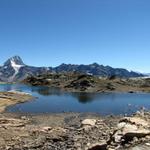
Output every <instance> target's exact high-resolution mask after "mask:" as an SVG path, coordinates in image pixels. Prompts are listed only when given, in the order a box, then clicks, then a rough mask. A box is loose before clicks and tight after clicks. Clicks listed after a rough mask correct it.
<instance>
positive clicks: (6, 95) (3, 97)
mask: <svg viewBox="0 0 150 150" xmlns="http://www.w3.org/2000/svg"><path fill="white" fill-rule="evenodd" d="M32 99H34V98H33V96H31V95H30V94H28V93H24V92H19V91H9V92H0V112H3V111H5V109H6V107H8V106H10V105H15V104H17V103H24V102H27V101H29V100H32Z"/></svg>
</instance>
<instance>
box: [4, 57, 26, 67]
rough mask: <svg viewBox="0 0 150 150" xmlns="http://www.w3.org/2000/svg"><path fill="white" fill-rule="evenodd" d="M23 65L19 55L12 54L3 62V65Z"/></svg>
mask: <svg viewBox="0 0 150 150" xmlns="http://www.w3.org/2000/svg"><path fill="white" fill-rule="evenodd" d="M10 65H11V66H24V65H25V64H24V63H23V61H22V59H21V58H20V57H19V56H14V57H11V58H9V59H8V60H7V61H6V62H5V63H4V66H10Z"/></svg>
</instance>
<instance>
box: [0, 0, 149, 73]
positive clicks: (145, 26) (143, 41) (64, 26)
mask: <svg viewBox="0 0 150 150" xmlns="http://www.w3.org/2000/svg"><path fill="white" fill-rule="evenodd" d="M13 55H19V56H21V57H22V59H23V60H24V62H25V63H26V64H28V65H34V66H57V65H59V64H61V63H75V64H90V63H93V62H97V63H99V64H104V65H110V66H112V67H123V68H127V69H129V70H135V71H141V72H150V0H0V64H3V62H4V61H5V60H6V59H8V58H9V57H11V56H13Z"/></svg>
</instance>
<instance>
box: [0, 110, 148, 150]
mask: <svg viewBox="0 0 150 150" xmlns="http://www.w3.org/2000/svg"><path fill="white" fill-rule="evenodd" d="M0 135H1V136H0V149H1V150H149V149H150V113H149V112H145V113H144V112H139V113H136V114H135V115H133V116H131V117H121V116H109V117H100V116H99V115H94V114H74V113H66V114H51V115H48V114H47V115H38V116H34V115H30V116H22V115H16V114H7V113H4V114H1V115H0Z"/></svg>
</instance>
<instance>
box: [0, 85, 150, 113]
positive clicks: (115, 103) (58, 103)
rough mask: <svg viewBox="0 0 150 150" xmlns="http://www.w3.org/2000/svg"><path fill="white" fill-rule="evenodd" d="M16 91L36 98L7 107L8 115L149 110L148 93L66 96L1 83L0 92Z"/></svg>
mask: <svg viewBox="0 0 150 150" xmlns="http://www.w3.org/2000/svg"><path fill="white" fill-rule="evenodd" d="M10 90H19V91H23V92H27V93H30V94H32V95H33V96H35V97H38V98H37V99H36V100H33V101H30V102H26V103H21V104H17V105H14V106H10V107H8V108H7V111H9V112H23V113H60V112H93V113H100V114H101V115H109V114H114V115H117V114H125V113H126V114H131V113H133V112H135V111H137V110H139V109H141V108H142V107H145V108H146V109H148V110H149V109H150V94H148V93H133V94H131V93H71V92H70V93H67V92H62V91H60V90H59V89H56V88H48V87H42V86H37V87H33V86H27V85H22V84H1V85H0V91H10Z"/></svg>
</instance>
